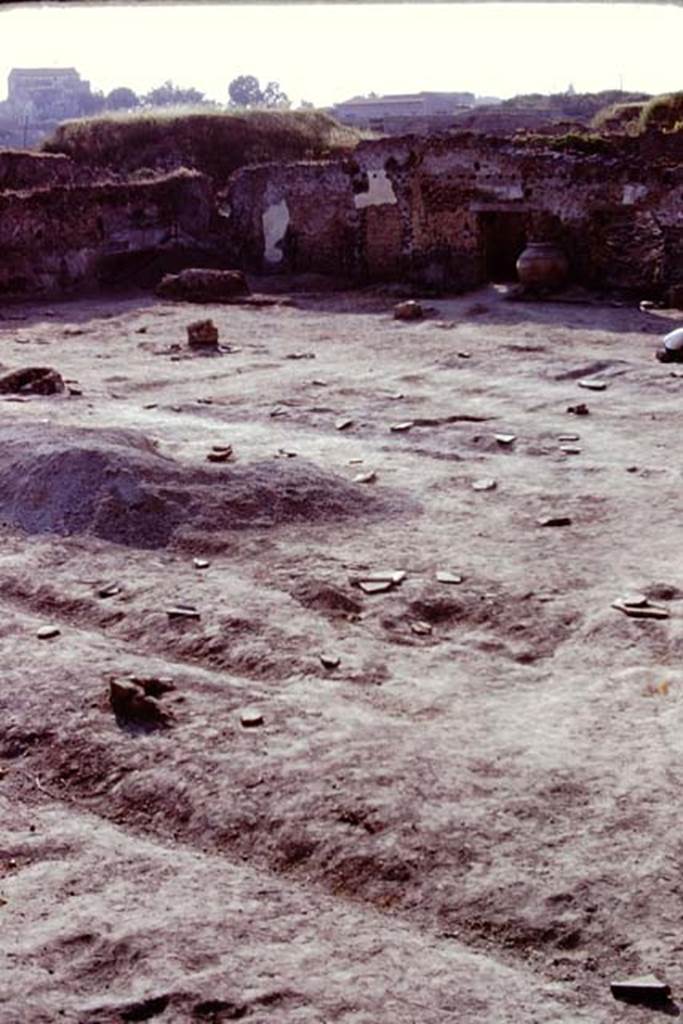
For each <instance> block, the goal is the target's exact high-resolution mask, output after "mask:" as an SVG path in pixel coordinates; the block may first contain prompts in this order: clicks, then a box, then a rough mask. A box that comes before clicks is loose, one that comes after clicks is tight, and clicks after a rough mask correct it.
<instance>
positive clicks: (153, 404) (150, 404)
mask: <svg viewBox="0 0 683 1024" xmlns="http://www.w3.org/2000/svg"><path fill="white" fill-rule="evenodd" d="M158 404H159V403H158V402H148V403H147V405H143V407H142V408H143V409H156V408H157V405H158Z"/></svg>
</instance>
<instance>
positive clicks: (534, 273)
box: [517, 242, 569, 288]
mask: <svg viewBox="0 0 683 1024" xmlns="http://www.w3.org/2000/svg"><path fill="white" fill-rule="evenodd" d="M568 273H569V264H568V263H567V257H566V256H565V254H564V253H563V252H562V250H561V249H560V247H559V246H558V245H556V244H555V243H554V242H528V243H527V247H526V249H525V250H524V252H523V253H522V254H521V256H520V257H519V259H518V260H517V274H518V276H519V280H520V281H521V283H522V284H523V285H525V287H527V288H559V287H560V286H561V285H563V284H564V283H565V281H566V280H567V274H568Z"/></svg>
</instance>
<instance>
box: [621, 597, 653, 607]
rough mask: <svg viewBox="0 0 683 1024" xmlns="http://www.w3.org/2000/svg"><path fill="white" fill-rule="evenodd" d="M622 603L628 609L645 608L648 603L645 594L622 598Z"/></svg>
mask: <svg viewBox="0 0 683 1024" xmlns="http://www.w3.org/2000/svg"><path fill="white" fill-rule="evenodd" d="M621 601H622V604H625V605H626V607H627V608H644V607H645V605H646V604H647V603H648V600H647V597H646V596H645V594H628V595H627V596H626V597H622V598H621Z"/></svg>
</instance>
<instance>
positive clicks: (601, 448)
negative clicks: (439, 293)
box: [0, 288, 683, 1024]
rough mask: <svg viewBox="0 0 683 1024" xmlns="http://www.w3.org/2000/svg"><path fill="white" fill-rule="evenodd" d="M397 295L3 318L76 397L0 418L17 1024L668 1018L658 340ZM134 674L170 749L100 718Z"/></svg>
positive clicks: (3, 970) (467, 300) (676, 827)
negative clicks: (390, 574) (216, 347)
mask: <svg viewBox="0 0 683 1024" xmlns="http://www.w3.org/2000/svg"><path fill="white" fill-rule="evenodd" d="M393 301H394V300H393V299H392V298H391V297H390V296H387V295H384V296H382V295H380V294H377V293H372V292H367V293H359V294H357V295H350V294H349V295H347V294H344V295H339V294H338V295H333V294H330V295H318V296H313V295H310V294H309V295H298V296H296V297H295V302H296V305H293V306H276V307H266V308H256V309H254V308H243V307H239V306H218V305H216V306H206V307H198V306H189V305H183V304H173V303H167V302H158V301H155V300H153V299H148V298H139V297H138V298H115V299H109V300H98V301H94V300H93V301H90V300H88V301H79V302H73V303H65V304H59V305H53V306H46V305H35V306H24V307H12V308H5V309H4V310H3V311H2V319H0V336H1V338H2V347H1V350H0V360H1V361H2V364H3V366H4V367H5V368H6V369H8V370H13V369H17V368H19V367H22V366H28V365H33V366H35V365H39V366H43V365H44V366H52V367H54V368H55V369H57V370H58V371H59V372H60V373H61V374H62V375H63V376H64V378H66V379H67V380H68V381H70V387H71V389H72V390H73V391H75V392H81V393H80V394H79V393H65V394H63V395H56V396H52V397H40V396H35V397H30V398H25V399H23V400H17V399H16V397H15V396H2V398H1V399H0V436H1V439H2V452H0V479H1V480H2V494H0V516H1V518H2V526H1V527H0V536H1V538H2V546H1V548H0V606H1V608H2V616H1V618H0V643H1V644H2V665H3V671H2V683H1V686H0V915H1V919H2V929H1V932H0V1021H1V1022H2V1024H38V1022H41V1024H42V1022H54V1021H65V1022H72V1024H76V1022H78V1024H105V1022H106V1024H114V1022H116V1024H119V1022H125V1021H142V1020H154V1021H159V1022H160V1024H170V1022H185V1021H200V1022H218V1021H228V1020H234V1019H245V1020H249V1021H250V1022H253V1024H285V1022H287V1024H290V1022H291V1024H295V1022H296V1024H308V1022H311V1024H313V1022H315V1024H323V1022H324V1024H332V1022H335V1024H336V1022H343V1024H383V1022H387V1024H389V1022H390V1024H410V1022H418V1021H419V1022H420V1024H442V1022H443V1021H458V1022H461V1021H462V1022H468V1024H469V1022H477V1024H479V1022H481V1024H484V1022H486V1024H607V1022H616V1021H620V1022H621V1021H629V1022H633V1024H640V1022H641V1021H645V1020H651V1019H652V1017H653V1016H654V1015H655V1013H656V1012H655V1011H654V1010H652V1009H646V1008H643V1007H638V1006H628V1005H625V1004H623V1003H620V1002H616V1001H615V1000H614V999H613V998H612V995H611V994H610V988H609V984H610V981H611V980H612V979H614V978H617V977H620V976H624V975H631V974H641V973H648V972H655V973H656V974H658V975H659V976H661V977H662V978H663V979H665V980H666V981H668V982H669V983H670V984H671V986H672V989H673V997H674V1002H675V1000H676V998H677V993H678V994H680V993H681V992H683V967H682V961H681V950H682V949H683V938H682V937H681V931H680V916H681V880H680V874H679V871H680V862H681V831H680V823H679V800H680V792H681V785H682V784H683V764H682V763H681V746H682V745H681V721H682V715H683V669H682V668H681V655H682V654H683V563H682V561H681V542H680V530H681V517H682V513H683V497H682V492H681V468H682V464H681V446H680V437H681V430H682V429H683V409H682V407H681V395H682V394H683V376H677V375H676V374H677V371H676V369H675V367H671V366H666V365H661V364H658V363H657V362H656V361H655V359H654V351H655V348H656V344H657V336H658V335H662V334H664V333H666V332H667V331H668V330H671V329H672V328H673V327H674V326H676V325H677V324H678V323H680V322H681V318H682V315H681V314H675V313H673V312H670V313H666V312H649V313H645V312H641V311H639V310H638V309H634V308H627V307H622V308H618V307H615V306H611V305H608V304H605V305H580V304H574V305H572V304H549V303H536V304H522V303H509V302H505V301H503V300H502V299H501V296H500V294H499V292H497V291H496V290H495V289H493V288H491V289H485V290H482V291H481V292H479V293H477V294H475V295H469V296H465V297H462V298H459V299H457V300H449V301H433V302H430V303H429V304H430V305H431V307H432V310H433V312H432V313H431V314H430V315H429V316H428V317H426V318H425V319H424V320H423V321H421V322H415V323H399V322H396V321H395V320H394V319H393V318H392V316H391V309H392V305H393ZM203 316H210V317H212V318H213V320H214V322H215V324H216V325H217V327H218V329H219V331H220V338H221V343H222V344H223V345H225V346H226V349H227V350H226V351H222V352H221V353H220V354H218V355H215V356H206V355H201V354H194V353H191V352H189V351H188V349H187V347H186V330H185V328H186V325H187V324H188V323H189V322H190V321H192V320H196V319H197V318H198V317H203ZM579 381H583V382H585V381H590V382H593V383H595V382H603V383H604V384H605V385H606V387H605V388H604V390H589V389H586V388H584V387H582V386H580V385H579ZM579 403H585V404H586V405H587V406H588V408H589V414H588V415H583V416H580V415H575V414H572V413H569V412H568V411H567V409H568V407H570V406H576V405H578V404H579ZM344 420H350V421H351V423H349V424H347V425H346V426H345V427H344V428H343V429H341V425H342V422H343V421H344ZM399 424H412V425H411V426H409V427H408V428H407V429H402V430H392V429H391V428H392V426H396V425H399ZM84 428H87V429H86V430H85V433H84ZM496 435H508V437H507V439H505V438H498V439H497V437H496ZM510 435H513V438H514V439H513V440H510V439H509V436H510ZM572 435H573V436H572ZM222 445H223V446H224V445H232V447H233V459H232V460H230V461H226V462H222V463H212V462H209V461H207V455H208V454H209V453H210V452H211V451H212V447H213V446H222ZM567 449H568V450H567ZM93 451H94V452H95V454H93ZM79 453H80V454H79ZM372 473H374V474H375V477H374V478H373V479H371V480H369V481H367V482H363V480H360V481H359V480H356V479H355V478H357V477H359V476H360V477H364V476H366V475H370V474H372ZM483 479H489V480H493V481H495V485H496V486H495V487H494V488H492V489H482V490H479V489H474V488H473V486H472V485H473V483H474V482H475V481H480V480H483ZM545 516H560V517H568V518H569V519H570V523H569V524H568V525H565V526H540V525H539V519H540V518H542V517H545ZM155 523H157V524H159V529H158V532H157V531H156V528H155ZM150 524H151V525H150ZM47 530H59V531H62V532H61V534H60V533H50V532H45V531H47ZM197 560H199V561H198V563H197ZM205 563H208V565H207V564H205ZM386 570H395V571H399V570H400V571H402V572H405V578H403V579H402V580H401V581H400V582H398V583H396V585H394V586H393V587H392V588H391V589H389V590H387V591H383V592H377V593H366V592H365V591H364V590H363V589H361V588H360V587H359V585H358V583H359V581H360V580H362V579H363V578H364V577H367V576H368V575H369V574H371V573H373V572H378V571H379V572H382V571H386ZM443 572H447V573H451V574H453V576H454V578H455V579H457V578H458V577H462V581H461V582H459V583H458V582H441V581H440V580H439V579H437V573H443ZM633 592H637V593H642V594H644V595H645V596H646V597H648V598H649V599H650V601H651V602H652V603H654V604H656V605H658V606H660V607H662V608H665V609H667V610H668V612H669V617H668V618H665V619H661V620H656V619H652V620H650V619H644V620H641V619H636V618H632V617H630V616H627V615H626V614H624V613H623V612H622V611H619V610H617V609H615V608H613V607H612V602H613V601H614V600H615V599H616V598H619V597H623V596H624V595H628V594H632V593H633ZM178 604H184V605H192V606H194V607H195V608H196V610H197V613H198V615H199V617H198V618H196V617H190V616H188V615H182V614H181V615H178V614H169V611H170V610H172V609H173V608H174V607H175V606H177V605H178ZM46 626H52V627H57V629H58V632H56V631H55V633H54V635H52V636H48V637H44V636H42V635H39V630H41V628H43V627H46ZM321 655H322V656H323V660H321ZM323 662H325V663H323ZM131 675H132V676H136V677H137V678H142V679H147V680H153V681H154V680H157V681H158V680H159V678H161V679H162V686H161V688H162V689H164V688H165V685H167V684H164V683H163V680H164V679H166V680H167V681H168V684H172V686H173V688H172V689H171V688H168V689H166V692H164V693H163V695H162V696H159V697H158V704H157V705H156V706H157V707H158V708H160V709H161V711H160V715H162V716H163V719H164V720H163V721H162V722H161V723H160V726H159V727H158V728H156V727H155V728H152V727H151V726H149V727H148V726H145V725H144V724H136V723H135V721H131V720H129V719H127V718H125V717H122V716H121V715H119V716H115V715H114V714H113V712H112V708H111V706H110V702H109V692H110V683H111V681H112V680H113V679H120V678H122V677H128V676H131ZM245 713H252V715H253V716H254V720H255V721H256V722H258V721H259V718H261V719H262V721H261V724H255V725H248V724H247V725H244V724H243V717H244V715H245ZM244 720H245V721H247V722H248V719H244ZM665 1012H667V1013H670V1014H675V1013H676V1008H675V1005H672V1004H670V1005H669V1006H668V1007H666V1008H665Z"/></svg>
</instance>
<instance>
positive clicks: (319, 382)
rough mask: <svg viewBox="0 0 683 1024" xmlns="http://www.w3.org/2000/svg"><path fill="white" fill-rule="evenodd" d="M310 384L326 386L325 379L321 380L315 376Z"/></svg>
mask: <svg viewBox="0 0 683 1024" xmlns="http://www.w3.org/2000/svg"><path fill="white" fill-rule="evenodd" d="M311 384H313V385H314V386H315V387H316V388H326V387H327V381H326V380H322V379H321V378H320V377H315V378H314V379H313V380H312V381H311Z"/></svg>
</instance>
